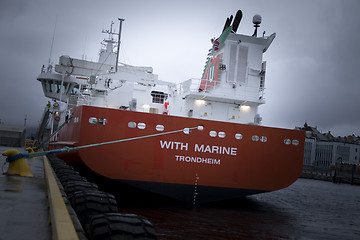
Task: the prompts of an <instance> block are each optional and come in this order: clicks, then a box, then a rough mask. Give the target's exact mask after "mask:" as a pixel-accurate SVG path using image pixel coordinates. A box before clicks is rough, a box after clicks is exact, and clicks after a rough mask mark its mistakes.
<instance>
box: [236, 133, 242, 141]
mask: <svg viewBox="0 0 360 240" xmlns="http://www.w3.org/2000/svg"><path fill="white" fill-rule="evenodd" d="M235 138H236V139H238V140H240V139H242V138H243V135H242V134H241V133H237V134H235Z"/></svg>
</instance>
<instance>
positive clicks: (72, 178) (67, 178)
mask: <svg viewBox="0 0 360 240" xmlns="http://www.w3.org/2000/svg"><path fill="white" fill-rule="evenodd" d="M59 180H60V182H61V184H62V185H63V186H64V185H67V182H70V181H71V182H73V181H83V182H86V181H87V179H86V178H85V177H82V176H78V175H73V174H68V175H62V176H60V177H59Z"/></svg>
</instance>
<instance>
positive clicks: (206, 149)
mask: <svg viewBox="0 0 360 240" xmlns="http://www.w3.org/2000/svg"><path fill="white" fill-rule="evenodd" d="M160 147H161V148H162V149H169V150H170V149H171V150H180V151H188V150H189V143H186V142H173V141H162V140H160ZM192 149H193V150H194V152H201V153H216V154H223V155H232V156H236V155H237V148H234V147H224V146H215V145H213V146H211V145H205V144H197V143H195V145H194V146H193V148H192Z"/></svg>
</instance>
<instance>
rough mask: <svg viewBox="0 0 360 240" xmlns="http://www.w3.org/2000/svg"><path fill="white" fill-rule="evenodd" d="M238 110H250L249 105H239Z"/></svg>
mask: <svg viewBox="0 0 360 240" xmlns="http://www.w3.org/2000/svg"><path fill="white" fill-rule="evenodd" d="M240 110H242V111H244V112H248V111H249V110H250V106H248V105H241V106H240Z"/></svg>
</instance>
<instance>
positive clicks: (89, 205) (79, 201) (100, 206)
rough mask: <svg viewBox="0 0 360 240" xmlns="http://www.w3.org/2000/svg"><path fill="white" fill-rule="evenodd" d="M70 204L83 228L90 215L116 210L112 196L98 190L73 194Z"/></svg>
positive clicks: (115, 203)
mask: <svg viewBox="0 0 360 240" xmlns="http://www.w3.org/2000/svg"><path fill="white" fill-rule="evenodd" d="M70 203H71V206H72V207H73V209H74V210H75V212H76V214H77V216H78V219H79V221H80V223H81V224H82V225H83V226H84V224H85V223H86V221H87V219H88V218H89V217H90V216H92V215H96V214H100V213H111V212H113V213H115V212H117V210H118V208H117V202H116V199H115V197H114V195H112V194H110V193H107V192H102V191H98V190H95V191H94V190H91V191H80V192H75V193H74V194H73V196H72V198H71V201H70Z"/></svg>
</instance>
